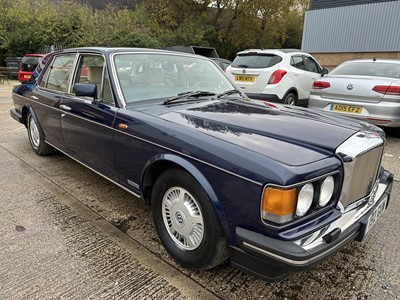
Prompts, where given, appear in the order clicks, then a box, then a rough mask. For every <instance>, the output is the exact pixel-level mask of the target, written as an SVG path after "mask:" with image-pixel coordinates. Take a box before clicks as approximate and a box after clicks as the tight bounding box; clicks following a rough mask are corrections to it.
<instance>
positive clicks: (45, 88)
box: [36, 52, 78, 95]
mask: <svg viewBox="0 0 400 300" xmlns="http://www.w3.org/2000/svg"><path fill="white" fill-rule="evenodd" d="M71 54H74V55H75V58H74V62H73V64H72V67H71V74H72V75H73V74H75V67H76V63H77V62H76V59H77V54H78V53H77V52H60V53H57V54H55V55H53V57H52V58H51V60H50V61H48V62H47V63H46V66H45V68H43V70H42V71H41V72H40V74H39V77H38V78H37V79H36V81H37V84H36V87H37V88H38V89H39V90H45V91H48V92H53V93H54V92H56V93H57V94H60V95H66V94H68V93H69V90H70V86H71V78H72V77H73V76H69V78H68V85H67V91H66V92H63V91H58V90H52V89H49V88H47V87H42V86H40V85H39V83H40V81H41V80H42V77H43V75H44V73H45V72H46V71H47V69H48V68H49V66H50V62H54V60H55V59H56V57H59V56H63V55H71Z"/></svg>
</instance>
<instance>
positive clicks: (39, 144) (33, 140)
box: [27, 112, 56, 156]
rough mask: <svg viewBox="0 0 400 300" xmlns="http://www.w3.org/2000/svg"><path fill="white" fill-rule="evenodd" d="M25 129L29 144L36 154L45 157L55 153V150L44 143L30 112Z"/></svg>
mask: <svg viewBox="0 0 400 300" xmlns="http://www.w3.org/2000/svg"><path fill="white" fill-rule="evenodd" d="M27 129H28V136H29V142H30V144H31V146H32V149H33V151H35V153H36V154H38V155H43V156H46V155H50V154H53V153H55V152H56V149H54V148H53V147H51V146H50V145H48V144H46V143H45V141H44V137H43V135H42V134H41V132H40V130H39V127H38V125H37V124H36V122H35V119H34V118H33V117H32V114H31V113H30V112H29V113H28V116H27Z"/></svg>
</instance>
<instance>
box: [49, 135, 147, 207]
mask: <svg viewBox="0 0 400 300" xmlns="http://www.w3.org/2000/svg"><path fill="white" fill-rule="evenodd" d="M46 144H49V145H50V146H52V147H53V148H55V149H57V150H58V151H60V152H61V153H62V154H64V155H66V156H68V157H69V158H71V159H73V160H74V161H76V162H78V163H79V164H81V165H82V166H84V167H86V168H88V169H89V170H91V171H93V172H94V173H96V174H97V175H100V176H101V177H103V178H105V179H107V180H108V181H110V182H112V183H114V184H115V185H117V186H119V187H120V188H122V189H124V190H125V191H127V192H128V193H130V194H132V195H134V196H135V197H138V198H140V199H141V198H142V196H140V195H139V194H136V193H135V192H133V191H131V190H129V189H128V188H126V187H124V186H123V185H121V184H119V183H118V182H116V181H114V180H112V179H110V178H109V177H107V176H105V175H103V174H101V173H100V172H98V171H96V170H95V169H93V168H91V167H89V166H88V165H86V164H84V163H83V162H81V161H79V160H77V159H76V158H75V157H73V156H71V155H69V154H67V153H66V152H64V151H63V150H60V149H59V148H58V147H56V146H54V145H53V144H51V143H49V142H47V141H46Z"/></svg>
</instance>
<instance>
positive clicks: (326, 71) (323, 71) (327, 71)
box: [321, 68, 329, 77]
mask: <svg viewBox="0 0 400 300" xmlns="http://www.w3.org/2000/svg"><path fill="white" fill-rule="evenodd" d="M328 73H329V70H328V69H327V68H322V72H321V76H322V77H324V76H325V75H326V74H328Z"/></svg>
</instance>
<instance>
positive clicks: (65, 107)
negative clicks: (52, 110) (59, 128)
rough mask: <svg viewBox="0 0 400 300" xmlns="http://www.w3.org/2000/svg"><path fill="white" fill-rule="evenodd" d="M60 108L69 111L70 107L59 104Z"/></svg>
mask: <svg viewBox="0 0 400 300" xmlns="http://www.w3.org/2000/svg"><path fill="white" fill-rule="evenodd" d="M60 109H62V110H67V111H70V110H71V109H72V108H71V107H69V106H68V105H64V104H61V105H60Z"/></svg>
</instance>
